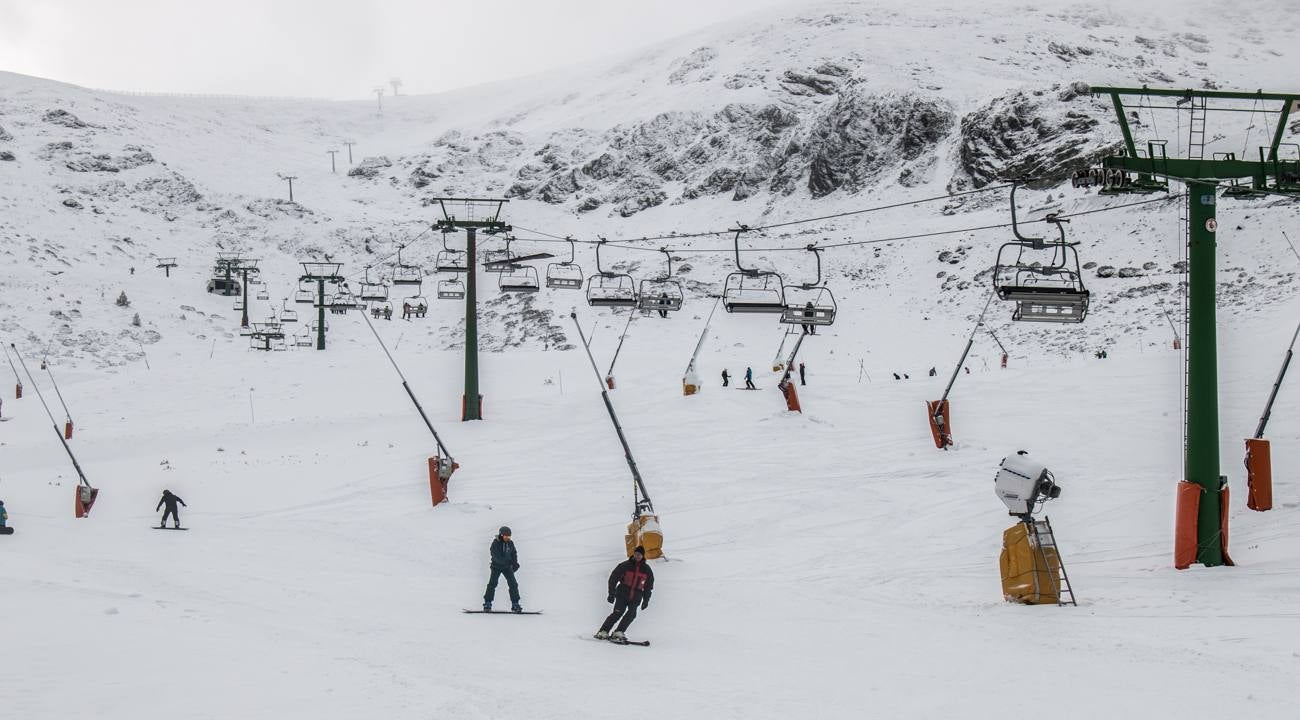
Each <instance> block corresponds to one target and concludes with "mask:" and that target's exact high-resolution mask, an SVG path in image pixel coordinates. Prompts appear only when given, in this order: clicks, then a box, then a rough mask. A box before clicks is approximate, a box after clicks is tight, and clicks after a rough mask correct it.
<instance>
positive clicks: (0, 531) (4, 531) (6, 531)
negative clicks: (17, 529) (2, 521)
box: [0, 525, 14, 535]
mask: <svg viewBox="0 0 1300 720" xmlns="http://www.w3.org/2000/svg"><path fill="white" fill-rule="evenodd" d="M13 534H14V529H13V528H11V527H9V526H8V525H6V526H4V527H0V535H13Z"/></svg>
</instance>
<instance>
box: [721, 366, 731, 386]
mask: <svg viewBox="0 0 1300 720" xmlns="http://www.w3.org/2000/svg"><path fill="white" fill-rule="evenodd" d="M730 384H731V373H729V372H727V369H726V368H722V387H727V386H728V385H730Z"/></svg>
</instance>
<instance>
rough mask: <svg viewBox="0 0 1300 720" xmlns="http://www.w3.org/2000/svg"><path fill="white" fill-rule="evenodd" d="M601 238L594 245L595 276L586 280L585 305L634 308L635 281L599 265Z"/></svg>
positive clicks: (635, 299) (625, 274)
mask: <svg viewBox="0 0 1300 720" xmlns="http://www.w3.org/2000/svg"><path fill="white" fill-rule="evenodd" d="M605 242H606V241H605V239H604V238H601V239H600V242H599V243H598V244H597V245H596V274H595V275H592V276H591V277H589V278H587V304H588V305H590V306H592V307H636V305H637V298H636V280H634V279H633V278H632V276H631V275H628V274H627V273H616V272H613V271H610V270H606V269H604V268H603V267H601V265H600V248H601V246H602V245H604V244H605Z"/></svg>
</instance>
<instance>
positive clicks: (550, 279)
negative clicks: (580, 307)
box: [546, 238, 586, 290]
mask: <svg viewBox="0 0 1300 720" xmlns="http://www.w3.org/2000/svg"><path fill="white" fill-rule="evenodd" d="M565 240H568V241H569V259H568V260H566V261H564V262H558V263H551V264H549V265H547V266H546V287H548V288H551V289H552V290H581V289H582V284H583V282H584V281H585V280H586V278H585V276H584V275H583V274H582V266H580V265H578V263H576V262H574V257H573V256H574V245H573V239H572V238H565Z"/></svg>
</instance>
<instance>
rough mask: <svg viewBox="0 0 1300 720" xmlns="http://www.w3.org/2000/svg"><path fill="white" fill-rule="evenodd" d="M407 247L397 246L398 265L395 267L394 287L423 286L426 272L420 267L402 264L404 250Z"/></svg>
mask: <svg viewBox="0 0 1300 720" xmlns="http://www.w3.org/2000/svg"><path fill="white" fill-rule="evenodd" d="M405 247H406V246H405V245H398V246H397V263H396V264H395V265H393V284H394V285H422V284H423V283H424V270H423V269H422V268H420V266H419V265H407V264H405V263H403V262H402V250H403V248H405Z"/></svg>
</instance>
